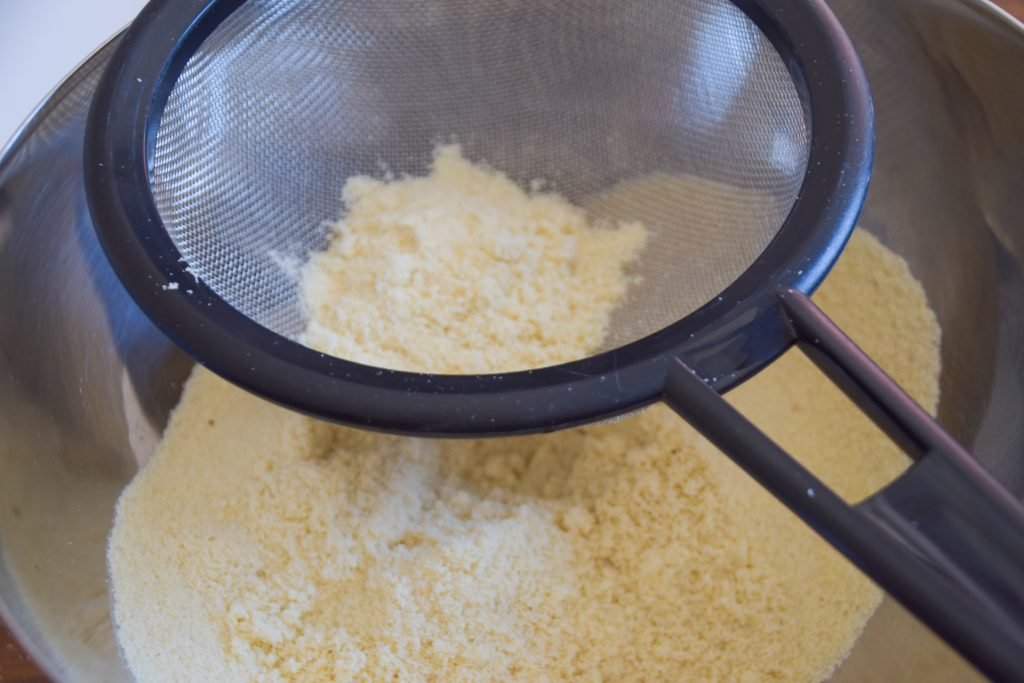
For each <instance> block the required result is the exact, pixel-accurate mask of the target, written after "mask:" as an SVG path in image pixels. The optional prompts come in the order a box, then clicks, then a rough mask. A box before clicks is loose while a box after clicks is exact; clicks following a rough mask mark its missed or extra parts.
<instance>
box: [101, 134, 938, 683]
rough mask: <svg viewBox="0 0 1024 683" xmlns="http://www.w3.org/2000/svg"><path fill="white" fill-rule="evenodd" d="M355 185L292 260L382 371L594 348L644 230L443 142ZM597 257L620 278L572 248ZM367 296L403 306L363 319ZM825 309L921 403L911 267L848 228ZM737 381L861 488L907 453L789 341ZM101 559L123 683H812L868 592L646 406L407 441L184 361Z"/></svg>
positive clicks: (321, 316) (755, 404)
mask: <svg viewBox="0 0 1024 683" xmlns="http://www.w3.org/2000/svg"><path fill="white" fill-rule="evenodd" d="M447 154H451V156H446V155H447ZM456 171H457V173H456ZM463 185H464V186H465V187H461V186H463ZM460 187H461V189H460ZM445 197H459V198H458V199H452V200H450V201H449V200H446V199H444V198H445ZM466 197H470V198H472V201H468V200H467V199H466ZM346 200H347V202H348V207H349V213H348V214H347V216H346V220H345V222H344V223H343V224H342V225H341V226H339V228H338V230H337V232H336V236H335V239H334V242H333V243H332V245H331V247H330V249H329V250H328V251H327V252H326V253H325V254H323V255H321V256H317V257H316V258H315V259H314V260H313V262H312V263H311V264H310V266H308V267H307V270H306V272H305V277H306V278H307V279H306V282H305V284H306V302H307V306H308V311H309V312H310V315H311V317H312V320H313V322H312V324H311V326H310V328H309V329H308V331H307V343H310V344H312V345H314V346H318V347H320V348H322V349H325V350H328V351H331V352H334V353H341V354H343V355H348V356H349V357H353V356H357V357H358V359H361V360H363V361H364V362H372V363H377V364H381V365H386V366H390V367H415V368H417V369H423V364H428V365H429V367H430V368H431V369H434V370H444V371H454V370H461V371H464V372H481V371H485V370H491V371H493V370H498V369H501V367H502V365H501V364H504V363H506V362H508V363H511V364H512V365H513V366H516V367H522V366H524V365H540V364H547V363H550V362H556V361H558V360H564V359H565V357H566V356H574V355H578V354H579V353H580V352H581V351H582V350H585V349H587V348H592V347H594V346H596V345H598V344H599V343H600V342H601V339H602V337H603V335H604V332H605V330H604V329H603V328H604V326H605V325H606V324H607V319H608V316H609V314H610V312H611V310H612V308H614V306H615V305H616V304H617V303H618V301H619V300H620V299H621V297H622V296H623V294H624V292H625V290H626V288H627V286H628V280H627V278H626V277H625V276H624V275H623V274H622V269H623V267H624V266H625V265H626V264H627V263H628V262H629V260H630V259H631V258H633V257H634V256H635V254H636V253H637V251H638V250H639V249H640V248H641V246H642V242H643V234H644V233H643V229H642V228H641V227H640V226H637V225H622V226H618V227H605V228H598V229H595V228H593V227H590V226H587V225H586V222H585V220H584V218H583V216H582V214H580V213H579V212H577V211H576V210H575V209H572V208H571V207H569V206H568V205H567V204H566V203H565V202H564V201H562V200H559V199H557V198H555V197H552V196H543V197H540V198H538V197H531V196H529V195H526V194H525V193H522V192H520V191H519V190H517V189H515V188H514V186H512V185H511V183H509V182H508V181H507V180H505V179H503V178H501V177H500V176H498V175H497V174H495V173H493V172H489V171H483V170H481V169H476V168H474V167H470V166H469V165H468V164H466V163H465V162H463V161H462V160H461V159H460V158H459V157H458V156H457V154H455V153H447V152H446V153H442V155H441V156H440V157H439V158H438V163H437V166H436V167H435V171H434V174H433V175H431V176H430V177H428V178H424V179H415V180H411V179H405V180H400V181H394V182H390V183H381V182H376V181H368V180H359V181H353V182H352V183H350V184H349V186H347V187H346ZM438 203H439V204H438ZM456 203H457V204H458V206H456V205H455V204H456ZM364 209H365V213H364ZM470 216H472V218H470ZM439 224H444V225H445V226H447V227H446V228H445V229H444V230H441V231H440V232H439V234H434V233H433V230H434V226H436V225H439ZM523 226H526V227H525V228H524V227H523ZM492 228H496V229H497V230H498V231H499V232H500V233H501V234H502V235H506V236H501V235H491V234H490V232H489V231H490V230H491V229H492ZM364 238H365V239H364ZM464 240H468V241H471V242H472V243H473V244H472V245H468V244H464V243H463V241H464ZM574 254H575V256H574ZM581 254H585V255H586V259H583V260H582V261H581V260H579V257H580V255H581ZM447 255H451V258H450V259H449V258H448V256H447ZM378 259H384V261H385V262H386V263H387V268H386V274H385V275H384V277H383V279H382V280H380V281H379V282H378V281H375V280H374V279H373V277H372V275H373V273H374V270H373V268H372V267H371V266H372V263H373V262H374V261H376V260H378ZM463 259H468V261H469V262H470V264H471V265H470V266H469V269H468V270H461V266H460V264H461V263H462V262H463ZM592 259H605V261H604V263H602V264H600V269H599V270H600V271H601V272H602V273H604V274H605V276H608V274H611V279H610V280H600V279H595V278H596V277H597V275H596V273H597V271H596V270H595V271H593V272H591V271H590V270H589V267H583V268H581V267H580V264H582V263H583V261H585V260H592ZM428 260H429V261H430V262H429V263H428V262H426V261H428ZM346 263H347V267H343V264H346ZM574 263H575V267H573V264H574ZM524 278H525V279H533V278H540V279H542V280H543V281H544V282H545V283H546V284H545V286H554V287H558V288H560V289H558V296H556V297H554V299H553V300H554V301H557V302H565V301H568V302H570V303H569V304H567V306H568V308H567V309H566V310H562V304H561V303H560V304H559V305H558V306H551V305H550V303H548V304H545V301H548V302H551V301H552V299H545V298H544V296H542V295H544V294H545V291H544V290H543V289H542V288H541V287H540V286H539V285H538V286H534V285H533V284H531V283H530V282H523V279H524ZM477 285H479V286H477ZM378 287H381V288H383V291H377V288H378ZM398 290H400V292H399V291H398ZM378 295H384V296H386V297H388V298H387V301H388V304H387V308H386V310H387V311H390V312H392V313H393V314H394V315H395V316H396V318H395V320H397V319H398V316H402V317H403V318H404V319H405V320H406V321H408V320H410V319H412V320H419V321H421V323H422V324H421V325H420V326H419V327H418V328H416V329H414V330H404V329H403V328H402V327H401V326H400V325H397V324H394V322H393V320H392V321H389V319H388V317H387V316H381V315H380V314H379V311H377V310H374V309H373V307H372V306H371V305H370V301H371V299H372V297H375V296H378ZM816 300H817V301H818V303H819V304H821V305H822V306H823V308H825V310H826V311H827V312H828V313H829V314H830V315H832V316H833V317H835V318H836V320H837V322H839V323H840V325H842V326H843V328H844V329H845V330H846V331H847V332H848V333H849V334H850V335H851V336H852V337H853V338H854V339H855V340H857V341H858V342H860V343H861V344H862V345H863V346H864V347H865V348H866V350H867V351H868V352H869V353H871V354H872V355H873V356H874V358H875V359H876V360H877V361H878V362H879V363H880V364H881V365H882V366H883V367H884V368H886V369H887V370H888V371H889V372H890V373H892V374H893V375H894V376H895V378H896V379H897V381H899V382H900V383H901V384H902V385H903V386H904V387H905V388H907V390H908V391H909V392H910V393H911V394H912V395H914V396H915V397H916V398H917V399H918V400H919V401H920V402H921V403H922V404H923V405H924V406H926V407H927V408H929V409H934V408H935V405H936V401H937V396H938V385H937V376H938V370H939V356H938V342H939V330H938V327H937V325H936V322H935V318H934V316H933V314H932V313H931V311H930V310H929V309H928V306H927V302H926V300H925V297H924V293H923V291H922V289H921V287H920V285H919V284H918V283H917V282H916V281H915V280H914V279H913V277H912V276H911V274H910V272H909V270H908V268H907V266H906V264H905V263H904V262H903V261H902V260H901V259H900V258H898V257H897V256H895V255H893V254H892V253H891V252H889V251H888V250H887V249H886V248H885V247H883V246H882V245H881V244H880V243H879V242H878V241H877V240H875V239H874V238H873V237H871V236H869V235H868V234H866V233H857V234H855V235H854V238H853V240H852V241H851V243H850V246H849V247H848V248H847V250H846V252H845V253H844V255H843V256H842V257H841V259H840V261H839V263H838V264H837V266H836V268H835V270H834V272H833V274H832V275H830V277H829V279H828V280H827V281H826V283H825V284H824V286H823V288H822V289H821V291H820V292H819V294H818V295H817V296H816ZM339 303H343V304H344V305H343V306H341V305H339ZM446 307H449V308H451V309H453V310H457V311H458V314H457V315H455V316H454V317H452V318H449V317H447V313H448V310H447V308H446ZM453 325H454V326H456V328H457V329H453V328H452V327H451V326H453ZM520 349H521V350H522V355H521V356H519V355H517V354H518V352H519V350H520ZM729 399H730V401H732V402H733V403H734V404H736V405H737V406H739V407H740V408H741V410H743V412H744V413H745V414H746V415H748V416H749V417H751V419H753V420H754V421H755V422H756V423H758V424H759V425H761V426H762V427H763V428H765V429H766V430H767V431H768V432H769V433H770V434H771V435H772V436H773V437H774V438H775V439H777V440H778V441H779V442H781V444H782V445H783V446H784V447H786V448H788V449H790V451H791V452H792V453H794V454H795V455H796V456H797V457H798V458H799V459H800V460H801V461H802V462H803V463H805V464H806V465H808V466H809V467H810V468H811V469H812V470H813V471H814V472H815V473H817V474H818V475H819V476H820V477H822V478H823V479H824V480H825V481H826V482H827V483H828V484H830V485H832V486H834V487H835V488H836V489H837V490H838V491H839V492H840V493H841V494H843V495H844V496H846V497H847V498H849V499H851V500H856V499H859V498H862V497H864V496H866V495H868V494H869V493H871V492H872V491H874V490H875V489H877V488H878V487H879V486H881V485H883V484H884V483H886V482H887V481H889V480H890V479H891V478H893V477H894V476H896V475H897V474H898V473H899V472H900V471H902V470H903V469H904V468H905V467H906V465H907V463H906V461H905V459H904V458H903V456H902V455H901V454H900V453H899V451H898V450H897V449H896V448H895V447H894V446H893V445H892V444H891V443H890V442H889V441H888V440H887V439H886V437H885V436H883V435H882V434H881V433H880V432H879V431H878V430H877V429H875V428H874V427H873V426H872V425H871V424H870V423H869V422H868V421H867V420H866V419H864V418H863V417H862V416H861V415H860V414H859V413H858V412H857V411H856V409H855V408H853V407H852V406H850V405H849V404H848V403H847V401H846V399H845V398H844V397H843V396H842V395H841V394H840V393H839V392H838V391H837V390H836V389H835V388H834V387H833V386H832V385H831V384H830V383H829V382H828V381H827V380H825V379H824V378H823V377H822V376H821V375H820V374H819V373H818V372H817V371H816V370H815V368H814V367H813V366H812V365H811V364H810V363H809V362H808V361H807V360H806V359H805V358H803V357H802V356H801V355H799V354H798V353H787V354H786V355H785V356H784V357H783V358H781V359H780V360H779V361H777V362H776V363H775V364H773V365H772V366H770V367H769V368H768V369H767V370H766V371H764V372H763V373H761V374H760V375H759V376H757V377H756V378H754V379H753V380H752V381H750V382H748V383H747V384H745V385H743V386H742V387H740V388H739V389H737V390H736V391H734V392H732V393H731V394H730V395H729ZM109 562H110V573H111V584H112V588H113V594H114V612H115V621H116V624H117V633H118V638H119V642H120V644H121V647H122V649H123V653H124V657H125V659H126V661H127V664H128V666H129V668H130V669H131V671H132V672H133V674H134V675H135V676H136V677H137V679H138V680H139V681H142V682H148V681H200V680H217V681H395V680H397V681H505V680H516V681H570V680H571V681H680V680H687V681H729V682H733V681H737V682H740V683H754V682H756V681H772V680H775V681H816V680H821V679H823V678H825V677H827V676H828V675H829V673H830V672H831V671H832V669H833V668H834V667H835V666H836V665H837V663H838V662H839V661H841V659H842V658H843V657H844V656H845V655H846V654H847V653H848V651H849V649H850V647H851V646H852V644H853V642H854V640H855V639H856V637H857V636H858V634H859V632H860V630H861V629H862V627H863V626H864V624H865V622H866V620H867V619H868V617H869V616H870V615H871V613H872V612H873V610H874V609H875V608H876V606H877V605H878V603H879V600H880V598H881V594H880V592H879V590H878V589H877V588H875V587H874V586H873V584H872V583H871V582H870V581H868V580H867V579H866V578H864V577H863V576H862V575H860V574H859V573H858V572H857V571H856V570H855V569H854V568H853V567H852V566H850V565H849V564H848V563H847V562H846V561H845V560H844V559H843V558H842V557H840V556H839V555H838V554H837V553H836V552H835V551H834V550H833V549H832V548H831V547H830V546H828V545H827V544H826V543H825V542H824V541H822V540H821V539H819V538H818V537H817V536H815V535H814V534H813V533H812V532H811V531H810V530H808V529H807V528H806V527H805V526H804V525H803V524H802V523H801V522H799V521H798V520H797V519H796V518H795V517H794V516H793V515H791V514H790V513H789V512H788V511H787V510H786V509H784V508H783V507H782V506H781V505H780V504H779V503H777V502H776V501H775V500H774V499H772V498H771V496H769V495H768V494H767V493H765V492H764V491H763V490H761V489H760V488H759V487H758V486H757V485H756V484H754V483H753V482H752V481H751V480H750V479H749V478H748V477H747V476H746V475H745V474H744V473H742V472H741V471H739V470H738V468H736V467H735V466H734V465H733V464H732V463H731V462H730V461H729V460H728V459H727V458H726V457H725V456H723V455H722V454H720V453H718V452H717V451H716V450H715V449H714V448H713V447H712V446H711V445H710V444H708V443H707V442H706V441H705V440H704V439H703V438H702V437H701V436H700V435H699V434H697V433H695V432H694V431H693V430H692V429H690V428H689V427H688V426H687V425H686V424H684V423H683V422H682V421H681V420H679V418H678V417H676V416H675V415H674V414H672V413H671V412H670V411H669V410H667V409H665V408H664V407H662V406H655V407H653V408H650V409H648V410H647V411H645V412H643V413H640V414H638V415H635V416H633V417H631V418H628V419H625V420H622V421H619V422H615V423H611V424H600V425H594V426H589V427H585V428H579V429H572V430H566V431H563V432H558V433H554V434H548V435H542V436H530V437H521V438H514V439H494V440H480V441H440V440H424V439H415V438H404V437H394V436H387V435H381V434H373V433H369V432H363V431H358V430H352V429H347V428H342V427H337V426H332V425H327V424H324V423H321V422H317V421H315V420H312V419H310V418H307V417H303V416H301V415H297V414H294V413H291V412H289V411H287V410H283V409H281V408H279V407H276V406H273V405H271V404H269V403H267V402H265V401H263V400H261V399H259V398H256V397H254V396H251V395H249V394H247V393H245V392H244V391H242V390H240V389H237V388H235V387H233V386H231V385H229V384H228V383H226V382H224V381H223V380H221V379H219V378H217V377H216V376H214V375H212V374H210V373H209V372H208V371H206V370H203V369H201V368H198V367H197V368H196V370H195V371H194V372H193V375H192V377H191V379H190V381H189V383H188V385H187V387H186V389H185V392H184V394H183V396H182V399H181V402H180V404H179V406H178V407H177V409H176V410H175V411H174V414H173V415H172V417H171V420H170V424H169V425H168V428H167V430H166V432H165V435H164V438H163V441H162V443H161V444H160V447H159V449H158V452H157V454H156V456H155V457H154V459H153V460H152V461H151V462H150V463H149V464H148V465H147V467H146V468H145V469H144V470H143V471H142V472H141V473H140V474H139V475H138V476H137V477H136V479H135V480H134V481H133V482H132V484H131V485H130V486H129V487H128V488H127V489H126V490H125V492H124V494H123V496H122V497H121V500H120V502H119V505H118V509H117V517H116V522H115V526H114V530H113V532H112V536H111V539H110V545H109Z"/></svg>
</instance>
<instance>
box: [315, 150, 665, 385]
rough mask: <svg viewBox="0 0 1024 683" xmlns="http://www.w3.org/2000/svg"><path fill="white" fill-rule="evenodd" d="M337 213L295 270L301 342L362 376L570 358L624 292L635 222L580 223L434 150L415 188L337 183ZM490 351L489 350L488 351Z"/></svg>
mask: <svg viewBox="0 0 1024 683" xmlns="http://www.w3.org/2000/svg"><path fill="white" fill-rule="evenodd" d="M343 196H344V201H345V206H346V209H347V210H346V213H345V216H344V218H343V219H342V220H341V221H340V222H339V223H338V224H337V225H336V226H335V227H334V229H333V239H332V240H331V243H330V245H329V247H328V248H327V250H326V251H324V252H321V253H319V254H314V255H313V257H312V258H311V259H310V260H309V263H308V264H307V265H306V266H305V267H304V268H303V271H302V295H303V303H304V306H305V309H306V314H307V317H308V319H309V322H308V325H307V327H306V330H305V333H304V334H303V337H302V341H303V342H304V343H305V344H306V345H308V346H311V347H313V348H315V349H318V350H320V351H324V352H326V353H330V354H331V355H334V356H338V357H340V358H346V359H349V360H355V361H358V362H361V363H366V364H367V365H374V366H377V367H385V368H391V369H394V370H413V371H419V372H443V373H460V374H472V373H489V372H507V371H513V370H526V369H531V368H536V367H540V366H543V365H552V364H554V363H561V362H567V361H571V360H576V359H579V358H582V357H583V356H584V355H586V354H587V353H588V352H590V351H592V350H593V348H594V346H595V341H596V342H600V340H601V339H602V338H603V337H604V334H605V328H606V327H607V326H608V319H609V317H610V315H611V312H612V310H613V309H614V308H615V305H616V304H617V303H618V302H619V301H620V300H621V299H622V297H623V296H624V295H625V293H626V288H627V285H628V284H629V279H628V278H626V277H625V276H624V275H623V268H624V266H625V265H626V264H628V263H629V262H630V261H632V260H633V259H634V258H635V257H636V255H637V254H638V252H639V251H640V249H641V248H642V247H643V244H644V241H645V239H646V231H645V230H644V228H643V226H642V225H640V224H639V223H635V222H634V223H630V222H622V223H620V224H619V225H617V226H615V227H594V226H591V225H589V223H588V221H587V218H586V215H585V213H584V212H583V210H582V209H579V208H577V207H575V206H573V205H572V204H570V203H568V202H567V201H565V200H564V199H562V198H561V197H559V196H557V195H553V194H533V195H528V194H527V193H526V192H524V191H523V190H522V189H520V188H519V186H518V185H516V184H515V183H513V182H512V181H511V180H509V179H508V178H507V177H506V176H504V175H502V174H500V173H497V172H495V171H491V170H488V169H485V168H483V167H480V166H475V165H473V164H470V163H469V162H468V161H466V160H465V159H463V158H462V155H461V151H460V149H459V147H457V146H454V145H452V146H446V147H441V148H439V149H438V151H437V153H436V155H435V158H434V165H433V169H432V172H431V174H430V175H429V176H427V177H425V178H406V179H403V180H402V181H401V182H385V181H381V180H374V179H372V178H368V177H356V178H351V179H349V180H348V182H346V183H345V189H344V193H343ZM498 349H501V351H498Z"/></svg>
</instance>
